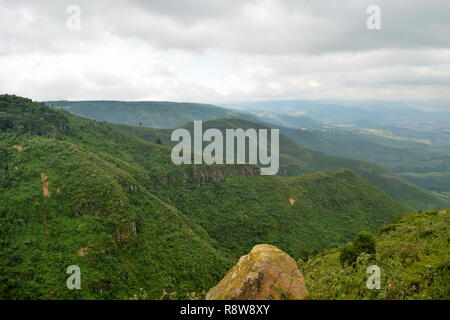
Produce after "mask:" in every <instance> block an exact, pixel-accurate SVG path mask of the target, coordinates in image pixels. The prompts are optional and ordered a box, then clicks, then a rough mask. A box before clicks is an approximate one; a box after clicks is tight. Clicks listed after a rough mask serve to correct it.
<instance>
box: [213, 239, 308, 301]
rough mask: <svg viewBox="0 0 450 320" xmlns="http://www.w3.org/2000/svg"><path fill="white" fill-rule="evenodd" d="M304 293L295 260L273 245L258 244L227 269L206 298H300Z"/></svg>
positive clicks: (304, 285)
mask: <svg viewBox="0 0 450 320" xmlns="http://www.w3.org/2000/svg"><path fill="white" fill-rule="evenodd" d="M307 296H308V290H307V288H306V283H305V279H304V278H303V275H302V273H301V272H300V270H299V269H298V267H297V263H296V262H295V261H294V259H292V258H291V257H290V256H289V255H288V254H287V253H285V252H283V251H281V250H280V249H278V248H277V247H275V246H272V245H268V244H259V245H256V246H254V247H253V249H252V250H251V251H250V253H249V254H247V255H245V256H242V257H241V258H240V259H239V262H238V263H237V264H236V265H235V266H234V267H233V268H231V269H230V271H228V273H227V274H226V275H225V277H224V278H223V279H222V280H221V281H220V282H219V283H218V284H217V285H216V286H215V287H214V288H212V289H211V290H210V291H209V292H208V294H207V295H206V299H207V300H302V299H305V298H306V297H307Z"/></svg>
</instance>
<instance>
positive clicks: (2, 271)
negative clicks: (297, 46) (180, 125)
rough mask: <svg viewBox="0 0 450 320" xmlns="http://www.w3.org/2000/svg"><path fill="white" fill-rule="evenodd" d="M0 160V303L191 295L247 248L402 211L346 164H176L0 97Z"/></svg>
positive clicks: (327, 238) (323, 234) (300, 243)
mask: <svg viewBox="0 0 450 320" xmlns="http://www.w3.org/2000/svg"><path fill="white" fill-rule="evenodd" d="M0 157H1V168H0V190H1V192H0V295H1V298H3V299H11V298H13V299H17V298H30V299H31V298H33V299H39V298H54V299H71V298H95V299H129V298H136V297H138V298H148V299H155V298H156V299H157V298H161V296H162V295H163V293H164V292H166V293H170V296H171V297H173V298H186V297H192V295H189V294H190V293H192V292H196V293H197V294H200V293H201V292H202V291H203V290H207V289H209V288H210V287H211V286H212V285H213V284H215V283H217V281H218V280H219V279H221V278H222V277H223V276H224V274H225V273H226V271H227V270H228V269H229V267H230V266H231V265H232V264H233V263H234V261H235V259H236V258H238V257H239V256H240V255H242V254H244V253H245V252H247V251H248V250H249V249H250V248H251V247H252V246H254V245H255V244H257V243H261V242H265V243H272V244H274V245H276V246H278V247H280V248H281V249H282V250H284V251H286V252H288V253H289V254H291V255H292V256H293V257H296V258H298V257H300V256H301V254H302V252H304V251H305V250H306V251H310V252H318V251H319V250H322V249H324V248H330V247H333V246H336V245H340V244H342V243H345V242H346V241H349V240H351V239H352V238H353V237H354V235H355V234H356V233H357V232H358V231H361V230H367V231H371V232H374V231H375V230H376V228H377V227H378V226H380V225H382V224H385V223H389V222H391V221H392V220H393V219H394V218H395V217H397V216H399V215H401V214H404V213H406V212H408V211H409V210H408V209H407V208H406V207H405V206H403V205H402V204H400V203H399V202H397V201H395V200H393V199H392V198H390V197H389V196H387V195H386V194H385V193H383V192H382V191H380V190H378V189H377V188H375V187H373V186H371V185H369V184H368V183H367V182H366V181H365V180H363V179H361V178H360V177H359V176H357V175H355V174H354V173H353V172H351V171H349V170H337V171H333V172H327V173H321V174H311V175H305V176H300V177H280V176H260V175H259V168H258V167H257V166H248V165H222V166H218V165H213V166H204V165H196V166H189V165H181V166H175V165H173V164H172V163H171V159H170V148H169V147H168V146H164V145H160V144H157V143H153V142H149V141H145V140H143V139H142V138H140V137H138V136H136V135H134V134H132V133H129V132H124V130H122V129H118V128H116V127H115V126H113V125H110V124H105V123H99V122H96V121H93V120H86V119H82V118H79V117H77V116H74V115H71V114H69V113H67V112H64V111H61V110H56V109H53V108H50V107H47V106H44V105H42V104H40V103H34V102H32V101H31V100H28V99H25V98H20V97H15V96H9V95H2V96H0ZM69 265H78V266H80V268H81V272H82V279H83V280H82V289H81V290H73V291H70V290H67V288H66V279H67V276H68V275H67V274H66V268H67V266H69ZM188 295H189V296H188Z"/></svg>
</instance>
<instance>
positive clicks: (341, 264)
mask: <svg viewBox="0 0 450 320" xmlns="http://www.w3.org/2000/svg"><path fill="white" fill-rule="evenodd" d="M449 225H450V210H446V211H440V212H438V211H436V210H434V211H428V212H423V213H417V214H410V215H407V216H403V217H401V218H399V219H397V221H395V223H392V224H388V225H385V226H382V227H381V228H380V230H379V234H378V235H377V236H375V237H374V238H373V240H370V239H366V240H365V244H366V246H365V247H366V248H369V247H370V248H371V250H359V251H357V252H356V255H355V256H354V260H353V262H352V263H346V262H345V259H344V260H343V259H342V258H343V256H344V255H345V253H347V252H348V249H347V248H348V247H349V245H350V246H352V245H353V246H354V245H355V243H353V244H348V245H346V246H344V247H342V248H336V249H331V250H326V251H324V252H322V253H320V254H319V255H317V256H315V257H313V258H311V259H309V260H307V259H303V260H301V261H300V262H299V265H300V268H301V270H302V272H303V273H304V275H305V279H306V282H307V283H308V289H309V291H310V295H311V296H310V298H311V299H444V300H448V299H449V298H450V252H449V250H448V241H449ZM355 240H358V239H355ZM372 241H373V242H372ZM371 242H372V243H373V245H374V246H372V245H367V244H370V243H371ZM356 247H357V246H356ZM360 247H362V246H360ZM368 251H370V252H368ZM370 265H377V266H378V267H379V268H380V271H381V286H380V289H368V288H367V287H366V279H367V278H368V277H369V274H368V273H367V272H366V271H367V267H368V266H370Z"/></svg>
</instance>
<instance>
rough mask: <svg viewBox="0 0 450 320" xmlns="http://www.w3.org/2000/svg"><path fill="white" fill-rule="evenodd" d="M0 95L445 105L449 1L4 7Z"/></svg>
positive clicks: (168, 0)
mask: <svg viewBox="0 0 450 320" xmlns="http://www.w3.org/2000/svg"><path fill="white" fill-rule="evenodd" d="M70 5H77V6H78V7H79V8H80V10H81V24H80V28H79V29H71V28H68V26H67V20H68V19H70V20H69V22H70V23H69V25H71V26H74V24H73V21H74V20H73V19H72V18H73V17H74V15H73V14H70V13H69V14H68V13H67V9H68V7H69V6H70ZM370 5H377V6H378V7H379V8H380V9H381V30H369V29H368V28H367V26H366V21H367V19H368V17H369V16H370V14H368V13H367V12H366V9H367V7H368V6H370ZM71 23H72V24H71ZM0 92H1V93H11V94H17V95H21V96H26V97H30V98H32V99H35V100H55V99H68V100H82V99H83V100H84V99H108V100H111V99H116V100H171V101H195V102H224V101H243V100H269V99H325V98H326V99H328V98H336V99H340V98H345V99H448V98H450V1H437V0H427V1H424V0H395V1H393V0H386V1H384V0H383V1H375V0H372V1H366V0H341V1H307V0H305V1H300V0H286V1H283V0H279V1H274V0H267V1H266V0H253V1H251V0H249V1H245V0H220V1H219V0H178V1H175V0H148V1H144V0H136V1H125V0H119V1H102V0H95V1H92V0H90V1H87V0H86V1H85V0H79V1H76V0H71V1H64V0H55V1H45V0H40V1H21V0H0Z"/></svg>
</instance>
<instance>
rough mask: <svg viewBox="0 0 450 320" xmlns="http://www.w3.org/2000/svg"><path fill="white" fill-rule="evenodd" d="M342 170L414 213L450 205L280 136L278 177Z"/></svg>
mask: <svg viewBox="0 0 450 320" xmlns="http://www.w3.org/2000/svg"><path fill="white" fill-rule="evenodd" d="M184 127H185V128H188V129H191V130H192V123H190V124H186V125H185V126H184ZM117 128H119V129H120V130H122V131H126V132H130V133H133V134H135V135H138V136H140V137H141V138H143V139H146V140H148V141H152V142H157V141H159V142H160V143H162V144H166V145H170V144H171V142H170V135H171V132H172V130H162V129H152V128H145V127H130V126H123V125H120V126H117ZM203 128H204V130H206V129H208V128H217V129H220V130H222V131H223V130H225V129H227V128H242V129H249V128H254V129H268V128H269V127H267V126H266V125H263V124H258V123H254V122H249V121H245V120H240V119H217V120H211V121H206V122H204V123H203ZM284 131H285V129H281V131H280V132H284ZM339 168H347V169H350V170H352V171H354V172H355V173H357V174H358V175H360V176H361V177H363V178H364V179H366V180H367V181H368V182H369V183H370V184H372V185H374V186H376V187H377V188H379V189H380V190H383V191H384V192H385V193H386V194H388V195H389V196H391V197H393V198H394V199H396V200H398V201H400V202H402V203H403V204H404V205H406V206H408V207H411V208H414V209H415V210H423V209H430V208H431V209H434V208H446V207H448V206H450V202H449V199H448V198H446V197H445V196H439V195H435V194H432V193H431V192H429V191H426V190H423V189H421V188H419V187H417V186H415V185H413V184H412V183H411V182H409V181H407V180H405V179H404V178H402V177H399V176H397V175H395V174H394V173H392V172H390V171H388V170H386V169H384V168H382V167H380V166H378V165H376V164H372V163H369V162H365V161H361V160H355V159H347V158H338V157H333V156H329V155H326V154H324V153H321V152H318V151H312V150H310V149H307V148H305V147H303V146H302V145H300V144H299V143H297V142H295V141H294V140H293V139H290V138H288V137H286V136H284V135H282V134H281V135H280V171H279V174H281V175H284V176H297V175H302V174H308V173H316V172H324V171H329V170H337V169H339Z"/></svg>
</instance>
